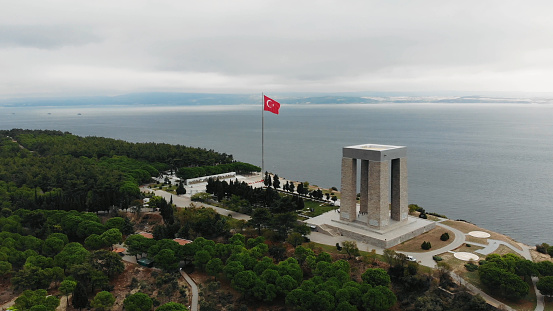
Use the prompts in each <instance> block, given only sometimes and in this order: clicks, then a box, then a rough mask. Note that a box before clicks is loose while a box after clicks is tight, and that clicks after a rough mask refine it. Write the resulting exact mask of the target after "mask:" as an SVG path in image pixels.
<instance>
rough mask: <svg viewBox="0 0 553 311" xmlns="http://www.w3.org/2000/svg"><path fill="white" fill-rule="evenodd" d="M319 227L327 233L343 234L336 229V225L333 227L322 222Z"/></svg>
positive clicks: (322, 231)
mask: <svg viewBox="0 0 553 311" xmlns="http://www.w3.org/2000/svg"><path fill="white" fill-rule="evenodd" d="M319 228H320V229H321V233H324V234H327V235H330V236H341V235H342V234H341V233H340V231H339V230H338V229H336V228H335V227H331V226H329V225H327V224H322V225H320V226H319Z"/></svg>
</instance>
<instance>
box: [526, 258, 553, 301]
mask: <svg viewBox="0 0 553 311" xmlns="http://www.w3.org/2000/svg"><path fill="white" fill-rule="evenodd" d="M530 255H532V260H533V261H534V262H540V261H551V262H553V258H551V256H549V255H547V254H542V253H540V252H538V251H537V250H535V249H531V250H530ZM552 300H553V299H552Z"/></svg>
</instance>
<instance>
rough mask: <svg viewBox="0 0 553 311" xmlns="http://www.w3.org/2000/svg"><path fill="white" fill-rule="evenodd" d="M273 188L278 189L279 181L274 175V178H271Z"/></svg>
mask: <svg viewBox="0 0 553 311" xmlns="http://www.w3.org/2000/svg"><path fill="white" fill-rule="evenodd" d="M273 188H275V189H278V188H280V180H279V179H278V175H277V174H275V176H273Z"/></svg>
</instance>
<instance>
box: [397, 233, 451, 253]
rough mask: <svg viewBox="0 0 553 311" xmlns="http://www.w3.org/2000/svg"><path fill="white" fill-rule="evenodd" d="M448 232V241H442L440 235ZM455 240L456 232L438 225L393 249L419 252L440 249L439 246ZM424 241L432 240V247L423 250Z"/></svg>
mask: <svg viewBox="0 0 553 311" xmlns="http://www.w3.org/2000/svg"><path fill="white" fill-rule="evenodd" d="M446 232H447V233H448V234H449V240H447V241H442V240H440V236H441V235H442V234H443V233H446ZM453 240H455V234H454V233H453V232H451V231H449V230H447V229H444V228H442V227H436V228H434V229H432V230H430V231H428V232H426V233H423V234H421V235H419V236H417V237H415V238H413V239H411V240H409V241H406V242H403V243H401V244H398V245H396V246H394V247H392V248H391V249H392V250H394V251H402V252H419V253H424V252H429V251H432V250H435V249H438V248H442V247H444V246H446V245H448V244H449V243H451V242H453ZM424 241H427V242H430V244H432V248H431V249H429V250H423V249H422V248H421V244H422V242H424Z"/></svg>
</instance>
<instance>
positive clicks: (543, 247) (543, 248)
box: [536, 243, 549, 254]
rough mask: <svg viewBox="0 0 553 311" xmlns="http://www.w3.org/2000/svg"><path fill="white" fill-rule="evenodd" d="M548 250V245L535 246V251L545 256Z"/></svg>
mask: <svg viewBox="0 0 553 311" xmlns="http://www.w3.org/2000/svg"><path fill="white" fill-rule="evenodd" d="M548 248H549V244H547V243H541V244H537V245H536V250H537V251H538V252H540V253H542V254H547V249H548Z"/></svg>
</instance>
